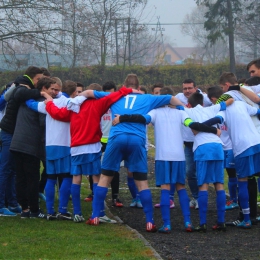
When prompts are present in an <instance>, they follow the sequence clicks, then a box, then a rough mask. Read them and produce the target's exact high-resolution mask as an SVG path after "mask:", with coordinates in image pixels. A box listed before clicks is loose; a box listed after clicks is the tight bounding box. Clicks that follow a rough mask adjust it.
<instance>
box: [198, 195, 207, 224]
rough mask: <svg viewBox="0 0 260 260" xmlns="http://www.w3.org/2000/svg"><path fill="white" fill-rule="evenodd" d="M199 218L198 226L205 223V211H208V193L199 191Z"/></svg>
mask: <svg viewBox="0 0 260 260" xmlns="http://www.w3.org/2000/svg"><path fill="white" fill-rule="evenodd" d="M198 203H199V216H200V225H203V224H206V223H207V211H208V191H199V198H198Z"/></svg>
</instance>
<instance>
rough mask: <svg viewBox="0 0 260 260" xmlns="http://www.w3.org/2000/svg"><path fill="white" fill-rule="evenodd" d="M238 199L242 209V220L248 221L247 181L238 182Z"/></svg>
mask: <svg viewBox="0 0 260 260" xmlns="http://www.w3.org/2000/svg"><path fill="white" fill-rule="evenodd" d="M238 199H239V203H240V206H241V208H242V212H243V215H244V220H245V221H248V220H250V216H249V214H250V209H249V202H248V200H249V196H248V189H247V181H238Z"/></svg>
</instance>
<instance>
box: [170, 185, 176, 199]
mask: <svg viewBox="0 0 260 260" xmlns="http://www.w3.org/2000/svg"><path fill="white" fill-rule="evenodd" d="M174 193H175V183H172V184H171V189H170V200H172V201H174Z"/></svg>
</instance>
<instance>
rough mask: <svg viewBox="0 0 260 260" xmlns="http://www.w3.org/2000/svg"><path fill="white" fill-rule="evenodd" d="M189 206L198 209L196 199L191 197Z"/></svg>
mask: <svg viewBox="0 0 260 260" xmlns="http://www.w3.org/2000/svg"><path fill="white" fill-rule="evenodd" d="M190 208H193V209H199V203H198V200H195V199H192V200H191V201H190Z"/></svg>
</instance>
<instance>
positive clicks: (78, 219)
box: [73, 215, 85, 223]
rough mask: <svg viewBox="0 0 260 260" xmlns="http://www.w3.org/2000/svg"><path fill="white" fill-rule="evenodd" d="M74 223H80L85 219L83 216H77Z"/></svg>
mask: <svg viewBox="0 0 260 260" xmlns="http://www.w3.org/2000/svg"><path fill="white" fill-rule="evenodd" d="M73 221H74V222H76V223H80V222H83V221H85V219H84V218H83V216H82V215H75V216H74V218H73Z"/></svg>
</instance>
